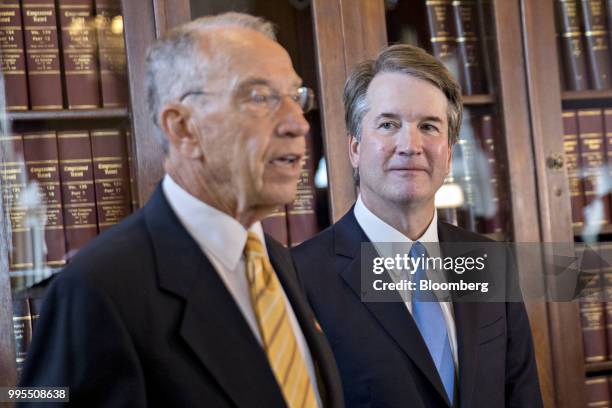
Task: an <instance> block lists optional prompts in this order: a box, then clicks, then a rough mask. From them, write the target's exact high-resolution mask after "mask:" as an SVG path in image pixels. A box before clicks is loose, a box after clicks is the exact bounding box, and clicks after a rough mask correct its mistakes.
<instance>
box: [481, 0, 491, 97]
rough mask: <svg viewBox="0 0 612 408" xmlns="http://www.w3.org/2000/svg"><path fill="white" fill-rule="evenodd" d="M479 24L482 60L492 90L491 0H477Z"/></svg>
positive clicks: (488, 87)
mask: <svg viewBox="0 0 612 408" xmlns="http://www.w3.org/2000/svg"><path fill="white" fill-rule="evenodd" d="M477 6H478V26H479V27H480V42H481V46H482V51H481V52H482V61H483V65H484V73H485V83H486V84H487V91H488V92H489V93H491V92H492V90H491V88H493V86H494V83H495V82H494V80H495V28H494V27H493V24H494V21H495V20H494V19H493V13H492V9H491V0H477Z"/></svg>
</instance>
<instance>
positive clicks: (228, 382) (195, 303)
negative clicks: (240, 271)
mask: <svg viewBox="0 0 612 408" xmlns="http://www.w3.org/2000/svg"><path fill="white" fill-rule="evenodd" d="M145 219H146V222H147V226H148V228H149V232H150V235H151V241H152V243H153V247H154V250H155V256H156V261H157V266H158V268H157V274H158V284H159V286H160V288H162V289H164V290H166V291H168V292H171V293H173V294H175V295H177V296H179V297H180V298H182V299H184V301H185V308H184V311H183V315H182V320H181V324H180V329H179V334H180V336H181V337H182V338H183V339H184V341H185V343H186V344H187V345H188V347H189V348H190V349H191V350H192V351H193V353H194V354H195V355H196V356H197V358H198V359H199V360H200V361H201V362H202V363H203V365H204V366H205V367H206V369H207V370H208V371H209V372H210V373H211V374H212V375H213V376H214V378H215V379H216V381H217V382H218V384H219V386H220V387H221V388H222V389H223V390H224V391H225V393H226V394H227V395H228V397H229V398H230V399H231V400H232V401H233V402H234V403H235V404H236V405H237V406H240V407H256V406H257V407H259V406H283V404H284V400H283V396H282V394H281V391H280V389H279V387H278V385H276V381H275V379H274V374H273V373H272V370H271V369H270V366H269V364H268V360H267V357H266V355H265V354H264V352H263V350H262V348H261V346H260V345H259V343H258V342H257V340H256V339H255V337H254V336H253V333H252V332H251V329H250V327H249V326H248V324H247V323H246V321H245V320H244V317H243V316H242V313H241V312H240V310H239V308H238V306H237V305H236V303H235V301H234V299H233V297H232V296H231V294H230V293H229V292H228V290H227V288H226V287H225V284H224V283H223V281H222V280H221V278H220V277H219V276H218V274H217V272H216V271H215V269H214V268H213V266H212V265H211V263H210V262H209V261H208V259H207V258H206V256H204V254H203V253H202V251H201V250H200V248H199V247H198V245H197V243H196V242H195V241H194V240H193V239H192V238H191V236H190V235H189V234H188V233H187V231H186V230H185V229H184V228H183V226H182V225H181V223H180V221H179V220H178V218H177V217H176V215H175V214H174V212H173V211H172V209H171V208H170V206H169V205H168V202H167V201H166V199H165V197H164V195H163V193H162V191H161V188H160V187H158V188H157V190H156V191H155V193H154V194H153V196H152V198H151V200H150V201H149V203H147V205H146V206H145ZM253 395H257V400H255V399H254V398H253Z"/></svg>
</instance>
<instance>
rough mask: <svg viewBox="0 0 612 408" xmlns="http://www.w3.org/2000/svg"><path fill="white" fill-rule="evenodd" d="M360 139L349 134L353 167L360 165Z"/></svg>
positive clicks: (350, 157)
mask: <svg viewBox="0 0 612 408" xmlns="http://www.w3.org/2000/svg"><path fill="white" fill-rule="evenodd" d="M359 146H360V144H359V140H357V138H356V137H355V136H352V135H349V159H350V160H351V165H352V166H353V168H355V169H356V168H357V167H359V153H360V147H359Z"/></svg>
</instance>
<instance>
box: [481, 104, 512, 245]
mask: <svg viewBox="0 0 612 408" xmlns="http://www.w3.org/2000/svg"><path fill="white" fill-rule="evenodd" d="M475 119H476V120H475V122H477V125H475V126H474V128H475V129H478V131H477V132H476V136H477V138H478V140H479V142H480V146H481V148H482V152H483V154H484V155H485V157H486V159H487V162H488V164H489V170H490V174H491V177H490V180H489V181H490V184H491V194H492V195H491V197H490V199H491V201H492V204H493V206H494V209H495V212H494V214H493V215H491V216H488V217H484V216H483V217H482V218H481V220H479V221H480V222H479V224H480V228H479V231H480V232H484V233H489V234H490V233H501V232H504V223H505V222H504V209H503V208H502V203H501V200H500V196H501V195H502V186H501V180H503V177H502V175H501V173H502V168H501V163H500V162H499V161H498V160H497V152H496V151H495V144H496V139H495V123H494V120H493V116H492V115H489V114H486V115H480V116H477V117H476V118H475Z"/></svg>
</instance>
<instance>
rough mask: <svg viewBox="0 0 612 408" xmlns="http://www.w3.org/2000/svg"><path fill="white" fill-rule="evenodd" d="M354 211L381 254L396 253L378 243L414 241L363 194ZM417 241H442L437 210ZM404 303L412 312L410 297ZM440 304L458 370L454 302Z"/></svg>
mask: <svg viewBox="0 0 612 408" xmlns="http://www.w3.org/2000/svg"><path fill="white" fill-rule="evenodd" d="M354 213H355V218H356V219H357V222H358V223H359V225H360V226H361V228H362V229H363V231H364V232H365V234H366V235H367V237H368V239H369V240H370V241H372V243H373V244H374V246H375V247H376V249H377V251H378V252H379V255H380V256H385V257H389V256H394V255H393V251H392V250H391V246H390V245H389V244H386V245H379V246H377V245H376V243H389V242H396V243H402V244H403V245H404V247H405V245H406V244H409V245H411V244H412V242H414V241H412V240H411V239H410V238H408V237H407V236H405V235H404V234H402V233H401V232H399V231H398V230H396V229H395V228H393V227H392V226H391V225H389V224H387V223H386V222H384V221H383V220H381V219H380V218H378V216H376V215H375V214H374V213H373V212H372V211H370V210H369V209H368V207H366V205H365V204H364V202H363V200H361V196H359V197H357V202H356V203H355V209H354ZM417 241H420V242H422V243H429V242H433V243H437V242H440V241H439V239H438V215H437V213H436V211H434V214H433V219H432V220H431V223H430V224H429V226H428V227H427V229H426V230H425V232H424V233H423V235H422V236H421V237H419V239H418V240H417ZM431 249H432V248H431V246H427V250H428V252H430V253H429V256H438V254H433V253H431V252H432V251H431ZM407 250H410V248H409V247H407ZM392 278H393V276H392ZM404 299H405V298H404ZM404 304H405V305H406V308H407V309H408V311H409V312H410V313H411V314H412V303H411V301H410V298H408V300H406V301H405V302H404ZM440 306H441V308H442V315H443V316H444V321H445V322H446V331H447V332H448V340H449V343H450V347H451V352H452V354H453V360H454V362H455V370H458V368H459V358H458V355H457V331H456V328H455V318H454V314H453V304H452V303H451V302H440Z"/></svg>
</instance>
